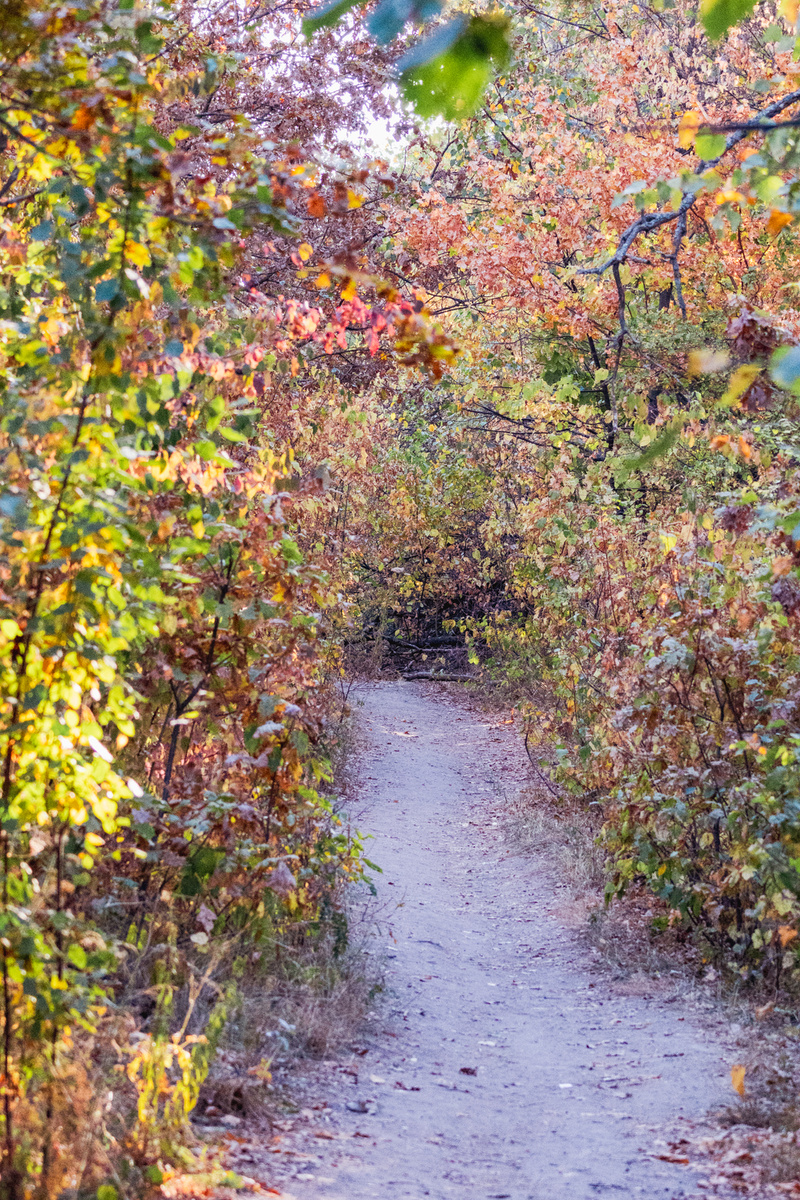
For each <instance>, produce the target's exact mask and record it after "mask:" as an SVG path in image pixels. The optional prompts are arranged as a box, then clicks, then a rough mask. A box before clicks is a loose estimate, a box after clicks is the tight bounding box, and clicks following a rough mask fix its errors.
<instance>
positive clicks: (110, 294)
mask: <svg viewBox="0 0 800 1200" xmlns="http://www.w3.org/2000/svg"><path fill="white" fill-rule="evenodd" d="M118 292H119V283H118V282H117V280H116V279H104V280H103V282H102V283H98V285H97V287H96V288H95V289H94V298H95V300H96V301H97V302H98V304H102V303H103V302H104V301H107V300H113V299H114V297H115V296H116V295H117V294H118Z"/></svg>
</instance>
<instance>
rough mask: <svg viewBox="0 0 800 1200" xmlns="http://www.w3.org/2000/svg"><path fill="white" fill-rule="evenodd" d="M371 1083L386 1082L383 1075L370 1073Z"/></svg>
mask: <svg viewBox="0 0 800 1200" xmlns="http://www.w3.org/2000/svg"><path fill="white" fill-rule="evenodd" d="M369 1078H370V1083H386V1080H385V1079H384V1078H383V1076H382V1075H370V1077H369Z"/></svg>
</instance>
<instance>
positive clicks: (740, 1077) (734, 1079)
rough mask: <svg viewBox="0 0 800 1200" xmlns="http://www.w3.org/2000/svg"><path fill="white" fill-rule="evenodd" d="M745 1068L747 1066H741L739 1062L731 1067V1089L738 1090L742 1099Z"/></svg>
mask: <svg viewBox="0 0 800 1200" xmlns="http://www.w3.org/2000/svg"><path fill="white" fill-rule="evenodd" d="M746 1070H747V1068H746V1067H743V1066H742V1065H741V1064H740V1063H737V1064H736V1066H734V1067H731V1083H732V1084H733V1090H734V1091H735V1092H738V1093H739V1095H740V1096H741V1097H742V1099H744V1076H745V1071H746Z"/></svg>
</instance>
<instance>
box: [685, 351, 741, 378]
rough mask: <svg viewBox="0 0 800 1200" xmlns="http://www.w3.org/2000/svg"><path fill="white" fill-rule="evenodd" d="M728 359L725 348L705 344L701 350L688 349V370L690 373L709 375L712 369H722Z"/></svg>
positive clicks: (712, 371)
mask: <svg viewBox="0 0 800 1200" xmlns="http://www.w3.org/2000/svg"><path fill="white" fill-rule="evenodd" d="M730 361H731V360H730V355H729V354H728V352H727V351H726V350H712V349H711V348H710V347H709V346H705V347H704V348H703V349H702V350H690V351H689V363H688V371H689V374H690V375H711V374H713V373H714V371H724V370H725V368H726V367H727V365H728V363H729V362H730Z"/></svg>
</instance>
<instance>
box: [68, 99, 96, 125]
mask: <svg viewBox="0 0 800 1200" xmlns="http://www.w3.org/2000/svg"><path fill="white" fill-rule="evenodd" d="M94 122H95V115H94V113H93V112H92V110H91V109H90V108H87V107H86V105H85V104H82V105H81V106H80V108H79V109H78V111H77V112H76V113H75V116H74V117H73V118H72V124H73V126H74V128H75V129H91V128H92V126H93V125H94Z"/></svg>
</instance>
